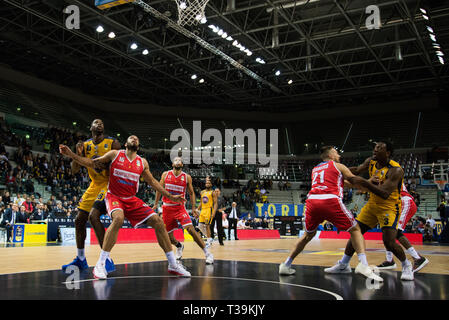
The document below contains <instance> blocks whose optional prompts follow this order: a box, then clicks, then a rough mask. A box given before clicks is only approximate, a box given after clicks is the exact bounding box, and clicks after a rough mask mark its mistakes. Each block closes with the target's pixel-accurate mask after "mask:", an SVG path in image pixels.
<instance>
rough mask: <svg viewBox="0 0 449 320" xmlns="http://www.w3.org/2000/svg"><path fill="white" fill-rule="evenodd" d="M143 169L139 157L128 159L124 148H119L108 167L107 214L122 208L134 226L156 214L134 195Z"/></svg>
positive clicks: (110, 214)
mask: <svg viewBox="0 0 449 320" xmlns="http://www.w3.org/2000/svg"><path fill="white" fill-rule="evenodd" d="M143 170H144V163H143V160H142V158H141V157H139V156H137V157H136V158H135V159H134V160H133V161H130V160H129V159H128V157H127V155H126V151H125V150H120V151H119V152H118V154H117V156H116V157H115V159H114V160H113V161H112V162H111V165H110V168H109V185H108V193H107V194H106V197H105V202H106V208H107V211H108V215H109V216H112V213H113V212H114V211H116V210H123V212H124V214H125V218H126V219H128V221H129V222H130V223H131V225H132V226H133V227H134V228H136V227H137V226H138V225H140V224H142V223H143V222H145V221H146V220H148V219H149V218H150V217H151V216H152V215H154V214H156V213H155V212H154V211H153V209H151V208H150V207H149V206H148V205H147V204H146V203H145V202H143V201H142V200H141V199H139V198H137V197H136V193H137V191H138V190H139V179H140V176H141V175H142V173H143Z"/></svg>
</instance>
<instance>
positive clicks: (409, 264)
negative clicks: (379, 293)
mask: <svg viewBox="0 0 449 320" xmlns="http://www.w3.org/2000/svg"><path fill="white" fill-rule="evenodd" d="M401 263H402V268H405V267H408V266H411V265H412V264H411V263H410V261H408V259H405V260H404V261H401Z"/></svg>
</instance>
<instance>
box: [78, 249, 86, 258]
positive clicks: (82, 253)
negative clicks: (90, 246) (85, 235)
mask: <svg viewBox="0 0 449 320" xmlns="http://www.w3.org/2000/svg"><path fill="white" fill-rule="evenodd" d="M77 256H78V258H79V259H80V260H84V259H86V256H85V255H84V249H78V254H77Z"/></svg>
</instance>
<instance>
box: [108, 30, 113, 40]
mask: <svg viewBox="0 0 449 320" xmlns="http://www.w3.org/2000/svg"><path fill="white" fill-rule="evenodd" d="M108 37H109V38H110V39H114V38H115V33H114V32H113V31H111V32H109V34H108Z"/></svg>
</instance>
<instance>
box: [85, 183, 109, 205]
mask: <svg viewBox="0 0 449 320" xmlns="http://www.w3.org/2000/svg"><path fill="white" fill-rule="evenodd" d="M107 191H108V181H106V182H104V183H94V182H91V184H90V185H89V188H87V190H86V192H84V194H83V196H82V198H81V200H80V202H79V205H78V209H80V210H82V211H85V212H87V213H89V212H90V209H92V206H93V205H94V203H95V201H102V200H103V199H104V196H105V195H106V192H107Z"/></svg>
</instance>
